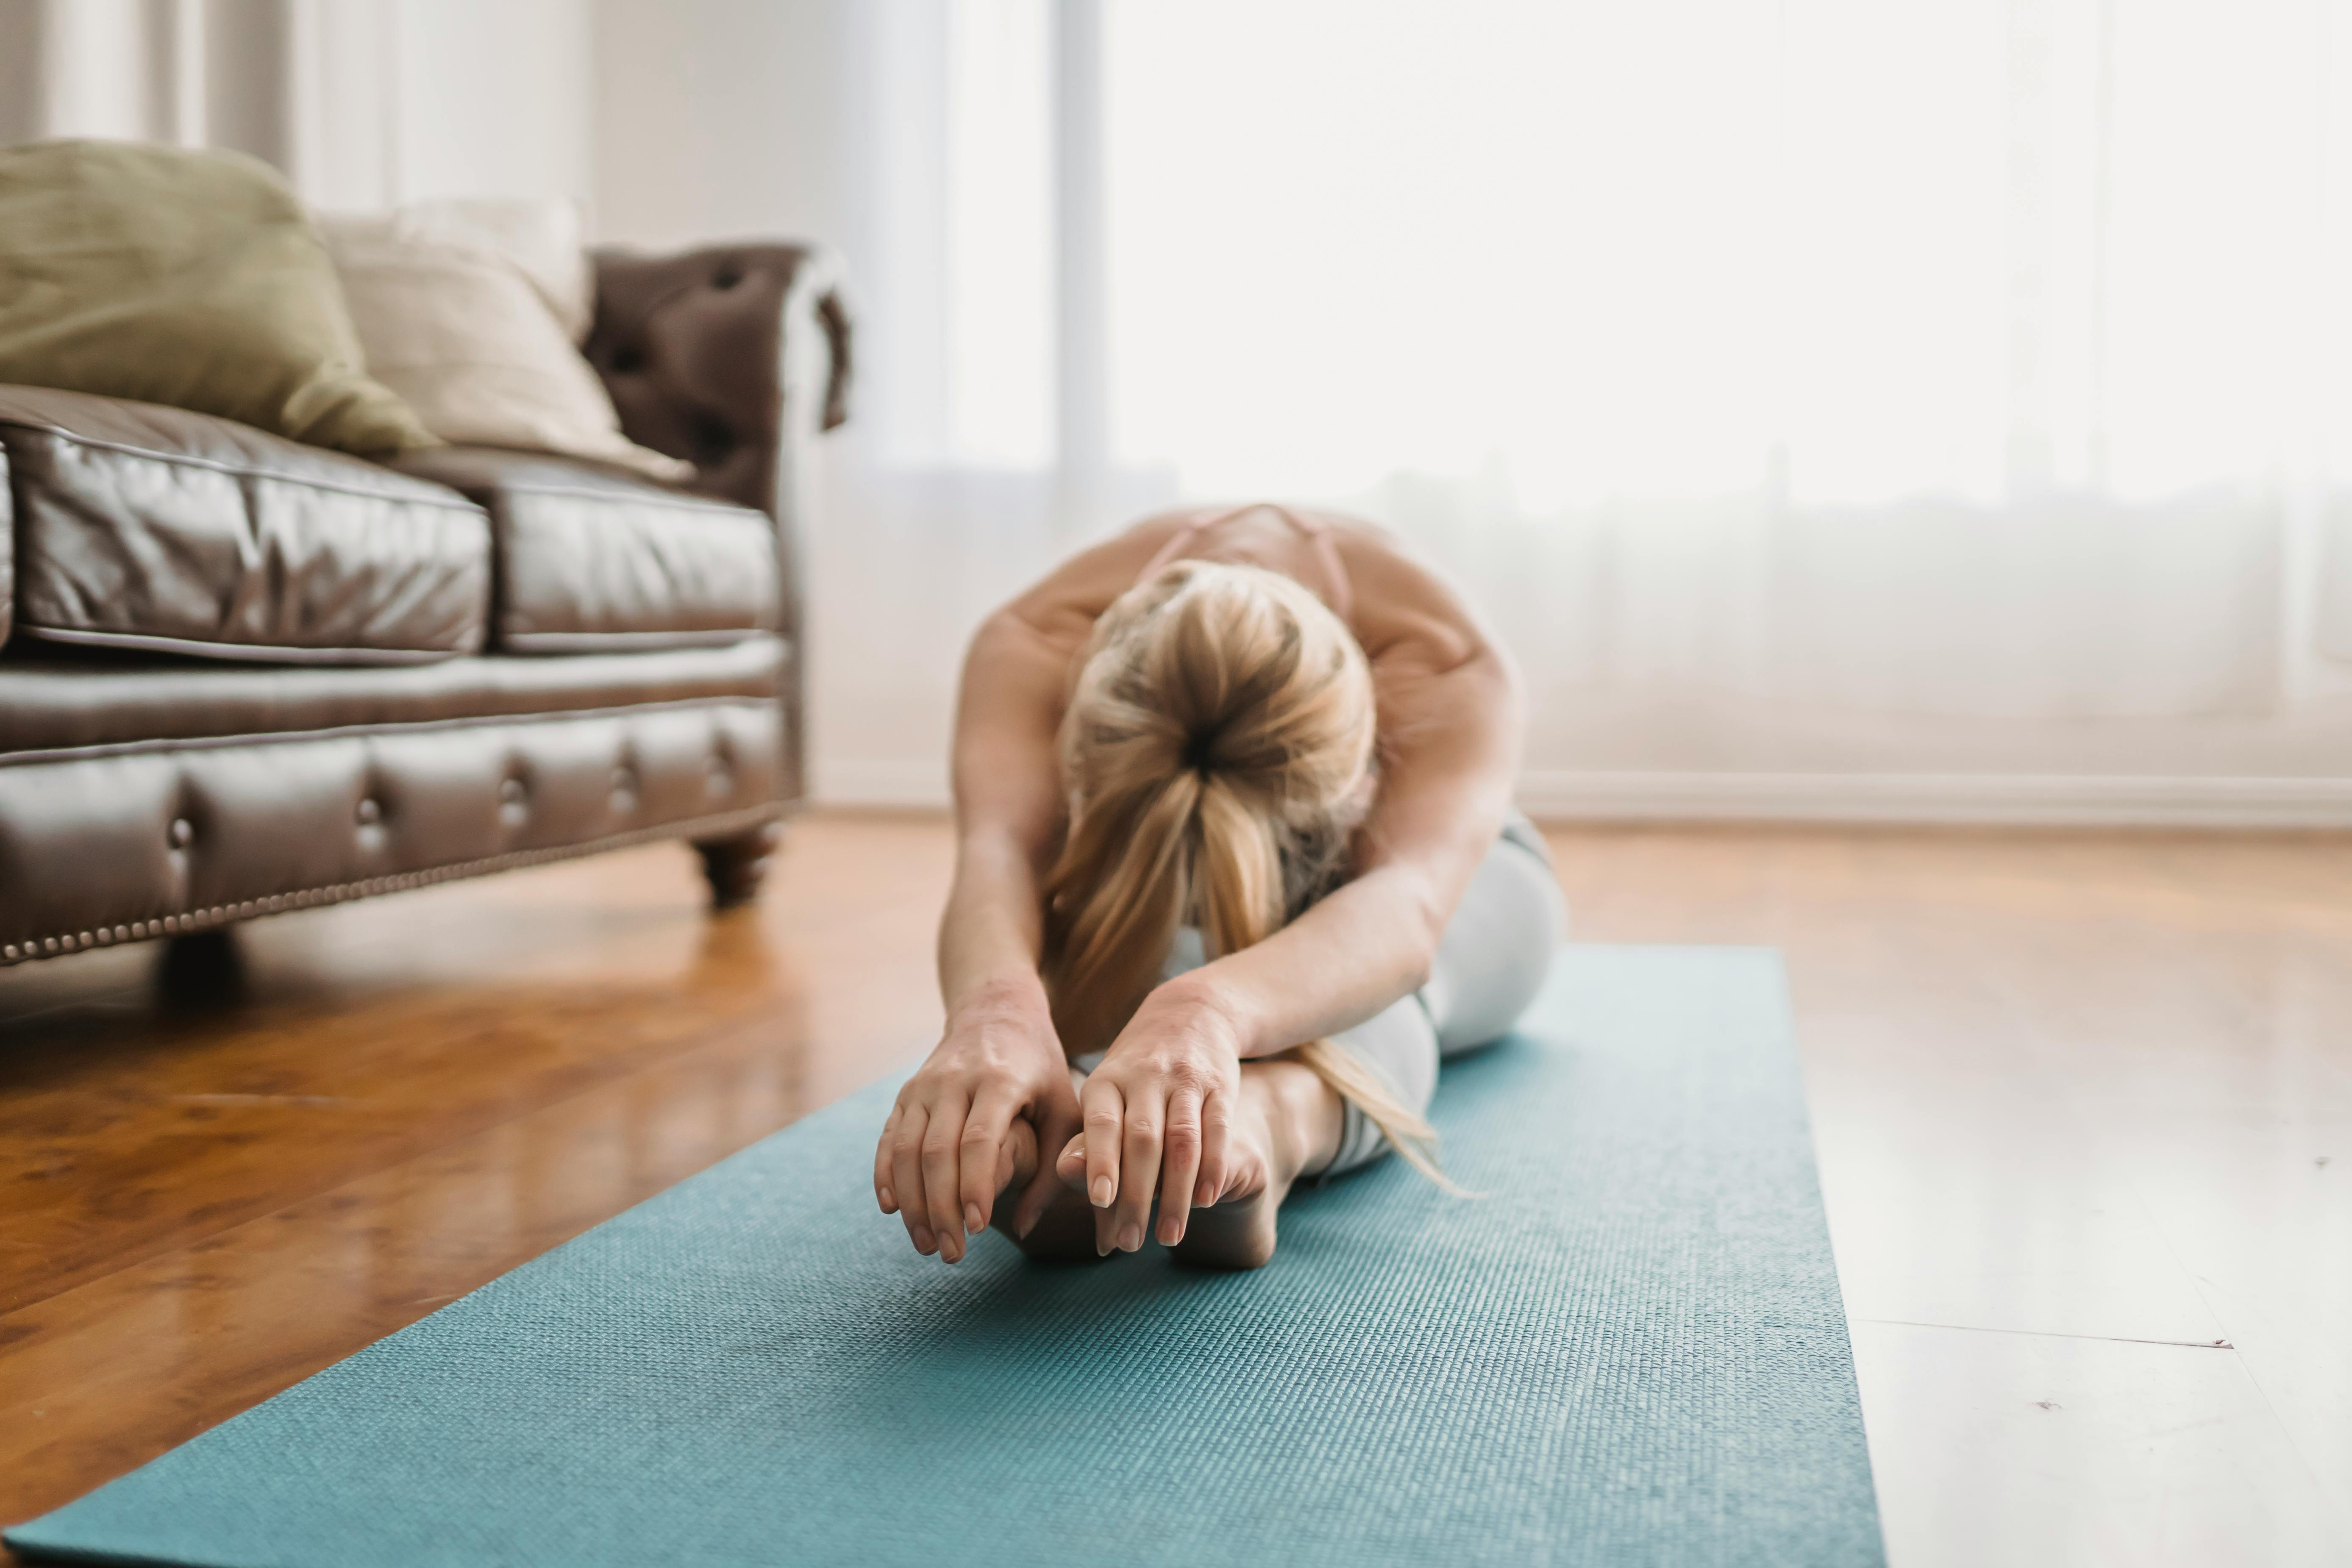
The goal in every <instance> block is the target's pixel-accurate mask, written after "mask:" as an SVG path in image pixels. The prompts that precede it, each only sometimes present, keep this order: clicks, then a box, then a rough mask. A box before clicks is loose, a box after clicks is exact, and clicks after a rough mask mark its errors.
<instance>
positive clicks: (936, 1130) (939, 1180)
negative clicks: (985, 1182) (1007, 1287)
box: [923, 1091, 966, 1263]
mask: <svg viewBox="0 0 2352 1568" xmlns="http://www.w3.org/2000/svg"><path fill="white" fill-rule="evenodd" d="M965 1110H966V1105H965V1102H964V1100H963V1097H962V1096H961V1094H958V1093H954V1092H952V1091H950V1092H949V1093H947V1094H943V1095H941V1096H940V1100H938V1102H937V1103H935V1104H933V1105H932V1107H931V1113H930V1120H929V1121H928V1122H926V1123H925V1124H924V1127H923V1213H924V1215H926V1216H927V1217H928V1218H929V1222H930V1226H931V1234H932V1235H933V1236H934V1237H937V1238H938V1240H939V1244H940V1260H941V1261H943V1262H947V1263H953V1262H956V1261H957V1260H958V1259H960V1258H962V1257H963V1240H964V1231H963V1214H962V1210H961V1205H960V1204H959V1203H958V1202H957V1198H958V1196H959V1194H958V1192H957V1181H956V1177H957V1174H958V1173H957V1169H956V1164H957V1161H958V1160H959V1159H960V1158H961V1153H962V1143H963V1124H964V1115H965Z"/></svg>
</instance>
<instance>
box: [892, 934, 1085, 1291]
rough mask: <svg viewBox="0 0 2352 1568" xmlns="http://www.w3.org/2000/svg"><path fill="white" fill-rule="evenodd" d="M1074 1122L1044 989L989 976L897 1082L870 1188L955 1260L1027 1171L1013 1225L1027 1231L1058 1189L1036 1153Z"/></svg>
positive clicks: (930, 1245)
mask: <svg viewBox="0 0 2352 1568" xmlns="http://www.w3.org/2000/svg"><path fill="white" fill-rule="evenodd" d="M1024 1121H1025V1122H1026V1123H1027V1125H1026V1126H1021V1125H1018V1123H1020V1122H1024ZM1077 1125H1078V1100H1077V1093H1076V1090H1075V1089H1072V1088H1071V1085H1070V1069H1069V1066H1068V1064H1067V1063H1066V1062H1065V1061H1064V1060H1063V1058H1062V1047H1061V1042H1060V1040H1059V1038H1058V1037H1056V1036H1055V1033H1054V1020H1053V1016H1052V1014H1051V1013H1050V1011H1049V1010H1048V1008H1047V1006H1046V1003H1045V992H1044V990H1043V989H1042V988H1040V987H1039V986H1038V985H1037V984H1035V982H1034V979H1033V980H1031V981H1030V982H1029V983H1028V984H1015V985H1006V986H996V987H991V988H989V989H987V990H985V991H983V992H982V993H981V994H977V995H975V996H974V997H972V998H971V1000H969V1001H967V1002H966V1003H965V1004H964V1005H961V1006H960V1007H958V1008H957V1009H956V1013H955V1016H953V1017H951V1018H950V1019H949V1020H948V1027H947V1033H946V1036H945V1037H944V1038H942V1039H941V1040H940V1043H939V1047H938V1048H937V1049H935V1050H933V1051H932V1052H931V1055H930V1059H929V1060H928V1061H926V1062H925V1063H924V1064H923V1065H922V1067H921V1068H919V1069H918V1070H917V1071H916V1073H915V1076H914V1077H912V1078H910V1079H908V1080H907V1083H906V1087H905V1088H903V1089H899V1091H898V1103H897V1104H896V1105H894V1106H893V1107H892V1108H891V1110H890V1119H889V1121H887V1122H885V1123H883V1127H882V1138H881V1142H879V1143H878V1144H877V1146H876V1148H875V1151H874V1196H875V1198H876V1199H877V1201H878V1202H879V1203H880V1204H881V1205H882V1212H883V1213H884V1214H896V1215H898V1216H899V1217H900V1218H901V1219H903V1220H904V1221H905V1222H906V1226H907V1236H908V1239H910V1240H911V1241H913V1242H914V1244H915V1250H916V1251H918V1252H919V1253H922V1254H923V1255H924V1256H925V1257H929V1256H930V1254H932V1253H933V1252H937V1253H938V1254H939V1255H940V1257H941V1258H943V1259H945V1260H946V1261H947V1262H950V1263H954V1262H957V1261H959V1260H960V1259H961V1258H962V1257H963V1255H964V1238H965V1236H966V1235H967V1233H969V1234H973V1235H977V1234H978V1233H979V1232H981V1231H983V1230H985V1229H987V1228H988V1224H989V1217H990V1215H992V1213H993V1212H994V1210H995V1205H996V1198H997V1194H999V1193H1001V1192H1002V1191H1003V1190H1004V1188H1005V1186H1006V1185H1007V1184H1009V1183H1011V1182H1012V1181H1013V1180H1014V1179H1015V1178H1016V1177H1020V1176H1024V1175H1025V1176H1027V1177H1028V1178H1029V1181H1028V1185H1027V1187H1026V1188H1025V1189H1024V1191H1023V1192H1022V1194H1021V1195H1020V1199H1019V1201H1018V1202H1017V1204H1016V1205H1014V1209H1013V1234H1014V1235H1015V1236H1016V1237H1018V1236H1025V1235H1027V1234H1028V1231H1029V1227H1030V1226H1033V1225H1034V1224H1036V1223H1037V1216H1038V1215H1039V1214H1041V1213H1042V1212H1044V1210H1045V1205H1047V1204H1048V1203H1050V1202H1052V1201H1053V1198H1054V1196H1055V1175H1054V1170H1053V1167H1052V1166H1051V1165H1050V1164H1049V1163H1046V1162H1045V1160H1044V1159H1042V1158H1041V1157H1040V1155H1039V1153H1038V1152H1039V1151H1043V1150H1048V1149H1056V1148H1059V1147H1060V1146H1061V1144H1062V1142H1063V1141H1064V1140H1066V1139H1067V1138H1068V1137H1069V1136H1070V1135H1071V1133H1072V1132H1073V1131H1075V1130H1076V1127H1077ZM1033 1133H1034V1136H1033ZM1024 1164H1026V1165H1029V1166H1031V1167H1032V1169H1031V1170H1029V1171H1024V1170H1023V1169H1022V1168H1021V1167H1022V1166H1023V1165H1024Z"/></svg>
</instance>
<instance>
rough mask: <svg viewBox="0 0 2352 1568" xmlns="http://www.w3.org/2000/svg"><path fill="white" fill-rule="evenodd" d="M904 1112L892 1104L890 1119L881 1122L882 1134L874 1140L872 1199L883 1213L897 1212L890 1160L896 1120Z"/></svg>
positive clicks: (896, 1138)
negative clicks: (880, 1206)
mask: <svg viewBox="0 0 2352 1568" xmlns="http://www.w3.org/2000/svg"><path fill="white" fill-rule="evenodd" d="M905 1114H906V1112H905V1110H904V1108H903V1107H900V1106H897V1105H893V1106H892V1107H891V1108H890V1120H888V1121H885V1122H884V1123H882V1136H881V1137H879V1138H877V1139H876V1140H875V1141H874V1201H875V1202H876V1203H878V1204H880V1205H882V1212H883V1213H884V1214H897V1213H898V1192H897V1190H896V1189H895V1188H894V1187H893V1185H892V1184H891V1181H890V1161H891V1154H892V1151H893V1150H894V1149H895V1148H896V1147H897V1144H898V1120H899V1118H900V1117H901V1116H903V1115H905Z"/></svg>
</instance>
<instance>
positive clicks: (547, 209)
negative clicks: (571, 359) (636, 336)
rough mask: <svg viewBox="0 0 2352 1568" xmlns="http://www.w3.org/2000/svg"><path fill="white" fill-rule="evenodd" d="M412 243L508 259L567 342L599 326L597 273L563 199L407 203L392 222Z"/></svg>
mask: <svg viewBox="0 0 2352 1568" xmlns="http://www.w3.org/2000/svg"><path fill="white" fill-rule="evenodd" d="M392 216H393V218H394V222H395V223H396V224H397V225H398V226H399V227H400V230H401V232H402V233H404V234H405V235H407V236H409V237H412V238H415V239H432V240H440V241H443V242H445V243H446V244H450V245H469V246H472V247H475V248H476V249H478V250H487V251H490V252H491V253H493V254H495V255H499V256H503V257H505V258H507V259H508V260H509V261H511V262H513V263H514V265H515V269H516V270H517V271H519V272H520V273H521V274H522V275H523V276H524V277H525V278H527V279H530V286H531V287H532V288H533V289H537V290H538V291H539V297H540V298H541V300H544V301H546V304H547V308H548V309H549V310H551V311H553V312H554V313H555V319H556V321H558V322H560V323H561V324H562V328H563V333H564V336H566V337H568V338H570V339H571V340H572V342H574V343H575V344H577V343H584V342H587V341H588V329H589V327H591V326H592V325H593V324H594V322H595V319H596V273H595V269H594V268H592V267H590V266H589V265H588V252H587V250H586V248H585V247H583V245H582V244H581V239H580V209H579V208H578V207H577V206H575V205H572V203H571V202H570V201H567V200H566V199H564V198H563V197H562V196H545V197H531V196H522V197H480V196H459V197H452V198H446V199H443V200H439V201H429V202H410V203H409V204H408V205H405V206H403V207H402V208H400V209H399V211H398V212H396V213H394V214H393V215H392Z"/></svg>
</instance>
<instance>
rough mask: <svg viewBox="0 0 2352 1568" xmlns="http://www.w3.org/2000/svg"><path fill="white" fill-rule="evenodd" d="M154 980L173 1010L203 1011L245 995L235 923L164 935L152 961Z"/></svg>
mask: <svg viewBox="0 0 2352 1568" xmlns="http://www.w3.org/2000/svg"><path fill="white" fill-rule="evenodd" d="M155 984H156V989H157V991H158V992H159V993H160V994H161V996H162V1000H163V1005H165V1006H166V1007H167V1008H169V1009H171V1010H173V1011H174V1012H185V1013H205V1012H212V1011H215V1010H217V1009H220V1008H225V1007H233V1006H235V1005H236V1004H237V1003H239V1002H241V1001H243V1000H244V999H245V993H246V970H245V950H244V949H243V948H242V947H241V946H240V945H239V944H238V942H237V932H236V927H235V926H215V927H213V928H212V929H211V930H209V931H189V932H186V933H185V934H184V935H181V936H175V937H171V938H168V939H166V941H165V942H164V943H163V952H162V953H161V954H160V955H158V957H157V959H156V963H155Z"/></svg>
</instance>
